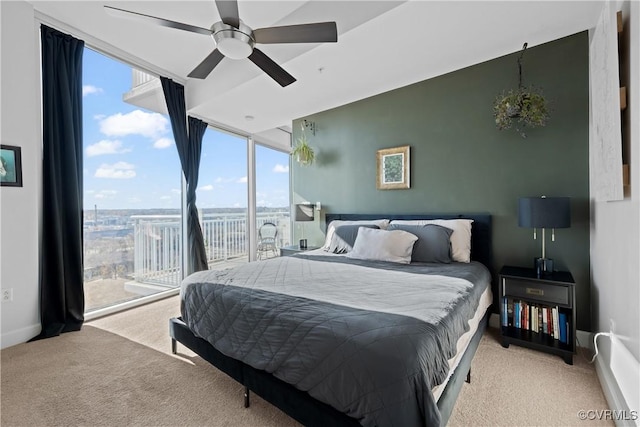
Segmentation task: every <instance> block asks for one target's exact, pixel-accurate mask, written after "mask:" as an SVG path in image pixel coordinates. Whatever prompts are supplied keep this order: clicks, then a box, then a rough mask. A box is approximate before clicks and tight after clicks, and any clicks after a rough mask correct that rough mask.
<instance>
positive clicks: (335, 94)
mask: <svg viewBox="0 0 640 427" xmlns="http://www.w3.org/2000/svg"><path fill="white" fill-rule="evenodd" d="M31 3H32V4H33V5H34V7H35V8H36V10H38V11H39V12H40V13H41V14H42V15H44V17H45V19H46V18H52V19H51V21H52V22H55V21H59V22H60V23H63V24H64V26H65V27H66V28H63V29H67V30H71V31H73V30H76V32H77V34H78V36H82V35H84V36H89V37H88V38H87V39H85V40H86V41H87V43H88V44H89V45H91V44H94V45H96V46H95V47H98V48H100V49H103V50H112V51H116V52H119V53H120V54H121V55H122V56H124V57H125V58H126V59H127V60H129V61H135V62H136V63H137V65H142V66H143V68H147V69H148V70H150V71H152V72H154V73H159V74H163V75H167V76H169V77H172V78H174V79H177V80H179V81H181V82H183V83H185V86H186V91H187V106H188V109H189V111H190V113H191V114H193V115H196V116H198V117H201V118H205V119H207V120H208V121H209V122H211V123H217V124H221V125H224V126H226V127H228V128H230V129H237V130H241V131H244V132H246V133H257V132H261V131H264V130H268V129H273V128H276V127H281V126H290V124H291V121H292V120H293V119H295V118H299V117H304V116H306V115H309V114H313V113H315V112H319V111H323V110H326V109H329V108H334V107H337V106H340V105H344V104H346V103H349V102H353V101H356V100H359V99H362V98H366V97H369V96H372V95H376V94H379V93H382V92H386V91H389V90H392V89H395V88H398V87H402V86H406V85H408V84H412V83H415V82H418V81H421V80H425V79H428V78H431V77H435V76H438V75H441V74H444V73H447V72H450V71H453V70H457V69H460V68H464V67H467V66H470V65H473V64H477V63H480V62H483V61H487V60H489V59H493V58H496V57H499V56H502V55H505V54H509V53H512V52H515V51H518V50H520V49H521V48H522V45H523V43H524V42H528V43H529V47H533V46H536V45H538V44H541V43H545V42H548V41H551V40H555V39H558V38H561V37H564V36H567V35H570V34H574V33H577V32H580V31H583V30H586V29H589V28H591V27H593V26H594V24H595V22H596V20H597V17H598V14H599V13H600V9H601V7H602V3H601V2H599V1H417V0H412V1H366V0H356V1H344V0H343V1H327V0H311V1H293V0H292V1H255V0H254V1H248V0H247V1H245V0H239V6H238V8H239V14H240V18H241V19H242V20H243V21H244V22H245V23H246V24H247V25H249V26H250V27H251V28H253V29H256V28H262V27H269V26H274V25H289V24H298V23H308V22H322V21H336V22H337V27H338V42H337V43H326V44H286V45H259V48H260V49H261V50H262V51H263V52H265V53H266V54H267V55H269V56H270V57H271V58H272V59H273V60H275V61H276V62H277V63H279V64H280V65H281V66H282V67H283V68H285V69H286V70H287V71H288V72H289V73H291V74H292V75H293V76H294V77H296V78H297V82H295V83H293V84H291V85H290V86H287V87H286V88H282V87H280V86H279V85H278V84H277V83H276V82H275V81H273V80H272V79H271V78H270V77H268V76H267V75H265V74H264V73H262V71H261V70H260V69H258V68H257V67H256V66H255V65H254V64H253V63H251V62H250V61H249V60H248V59H245V60H238V61H233V60H230V59H223V61H222V62H221V63H220V65H218V67H216V68H215V69H214V70H213V72H212V73H211V74H210V75H209V77H208V78H207V79H206V80H196V79H188V78H187V74H189V72H190V71H191V70H192V69H193V68H194V67H195V66H196V65H197V64H199V63H200V62H201V61H202V59H204V57H205V56H207V55H208V54H209V53H210V52H211V50H212V49H213V48H214V47H215V46H214V42H213V40H212V38H210V37H208V36H204V35H200V34H194V33H189V32H185V31H180V30H176V29H171V28H164V27H160V26H156V25H153V24H147V23H142V22H139V21H136V20H129V19H123V18H119V17H115V16H111V15H109V14H107V13H106V12H105V11H104V8H103V6H104V5H105V4H108V5H110V6H115V7H119V8H122V9H127V10H131V11H135V12H139V13H144V14H148V15H153V16H157V17H162V18H166V19H170V20H173V21H179V22H184V23H188V24H192V25H196V26H200V27H205V28H208V27H210V26H211V24H213V23H214V22H216V21H219V20H220V18H219V15H218V12H217V9H216V7H215V4H214V2H213V0H206V1H205V0H203V1H126V2H125V1H67V2H63V1H31ZM114 47H115V49H113V48H114ZM246 116H253V117H254V119H253V120H250V121H249V120H247V119H246Z"/></svg>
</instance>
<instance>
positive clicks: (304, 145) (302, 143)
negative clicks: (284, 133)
mask: <svg viewBox="0 0 640 427" xmlns="http://www.w3.org/2000/svg"><path fill="white" fill-rule="evenodd" d="M301 128H302V135H300V137H299V138H298V139H297V140H296V143H295V145H294V146H293V150H291V155H292V156H293V157H294V158H295V159H296V161H297V162H298V163H300V164H301V165H302V166H309V165H311V164H312V163H313V160H314V158H315V153H314V152H313V148H311V146H310V145H309V141H307V134H306V133H305V131H304V125H301Z"/></svg>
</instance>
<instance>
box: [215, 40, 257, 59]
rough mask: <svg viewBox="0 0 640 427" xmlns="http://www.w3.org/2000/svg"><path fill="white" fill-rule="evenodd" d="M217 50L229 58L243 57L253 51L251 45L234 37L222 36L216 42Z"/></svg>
mask: <svg viewBox="0 0 640 427" xmlns="http://www.w3.org/2000/svg"><path fill="white" fill-rule="evenodd" d="M217 47H218V50H219V51H220V52H222V54H223V55H224V56H226V57H227V58H230V59H245V58H248V57H249V55H251V52H253V47H252V46H251V45H250V44H248V43H246V42H244V41H242V40H240V39H237V38H235V37H229V38H222V39H220V40H219V41H218V44H217Z"/></svg>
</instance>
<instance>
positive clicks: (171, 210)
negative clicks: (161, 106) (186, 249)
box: [83, 48, 182, 312]
mask: <svg viewBox="0 0 640 427" xmlns="http://www.w3.org/2000/svg"><path fill="white" fill-rule="evenodd" d="M83 58H84V62H83V116H84V117H83V126H84V176H83V185H84V271H85V275H84V276H85V283H84V285H85V306H86V311H87V312H91V311H94V310H97V309H101V308H104V307H107V306H111V305H114V304H118V303H121V302H125V301H129V300H133V299H136V298H139V297H142V296H146V295H150V294H154V293H158V292H162V291H165V290H167V289H170V288H172V287H173V288H175V287H177V286H178V285H179V283H180V280H181V278H182V277H181V262H180V261H181V256H182V255H181V254H182V247H181V238H180V236H181V229H180V227H181V220H180V219H181V212H180V201H181V177H182V173H181V169H180V161H179V158H178V154H177V151H176V149H175V146H174V141H173V135H172V132H171V124H170V122H169V119H168V117H167V116H166V115H165V114H160V113H158V112H155V111H151V110H147V109H145V108H142V107H140V106H136V105H133V104H130V103H126V102H124V101H123V94H125V93H127V92H129V91H130V90H131V89H132V75H133V74H135V73H134V72H133V71H132V68H131V66H128V65H126V64H123V63H122V62H120V61H116V60H114V59H112V58H109V57H107V56H105V55H103V54H101V53H98V52H96V51H94V50H91V49H88V48H87V49H85V53H84V57H83ZM134 83H135V82H134ZM161 99H162V98H161Z"/></svg>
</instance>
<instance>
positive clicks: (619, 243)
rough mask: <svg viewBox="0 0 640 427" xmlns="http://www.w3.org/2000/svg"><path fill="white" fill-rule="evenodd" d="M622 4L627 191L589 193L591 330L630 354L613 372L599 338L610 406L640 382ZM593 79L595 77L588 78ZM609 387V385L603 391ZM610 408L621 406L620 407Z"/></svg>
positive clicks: (637, 19)
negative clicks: (612, 195) (609, 198)
mask: <svg viewBox="0 0 640 427" xmlns="http://www.w3.org/2000/svg"><path fill="white" fill-rule="evenodd" d="M620 9H621V10H622V11H623V16H624V18H625V21H626V22H625V31H630V34H629V37H630V40H631V41H632V42H631V52H630V54H631V56H630V60H631V61H630V78H629V82H628V107H627V108H628V109H629V113H630V114H629V116H628V117H631V118H632V120H631V125H630V129H629V138H630V141H631V151H630V154H631V162H630V168H631V186H632V187H631V194H630V197H627V198H626V199H625V200H623V201H617V202H598V201H596V199H595V198H594V197H593V196H592V200H591V266H592V290H591V299H592V301H593V308H592V316H593V324H594V325H595V329H596V330H595V331H594V332H609V331H610V330H611V327H612V326H613V332H614V333H615V334H616V336H617V337H618V338H619V339H620V341H622V343H623V345H624V348H622V349H621V350H622V351H624V352H628V353H630V355H631V356H632V358H631V359H628V360H629V363H628V366H625V367H624V368H623V369H622V370H621V371H620V370H619V369H620V368H619V367H618V372H616V373H614V372H613V371H612V370H611V366H612V348H611V345H610V340H609V339H608V338H606V337H603V338H600V339H599V340H598V346H599V349H600V355H599V356H598V358H599V359H598V365H597V366H598V374H599V376H600V381H601V383H602V384H603V388H604V389H605V394H607V395H608V396H607V397H608V400H609V404H610V405H612V406H618V405H619V404H620V403H621V402H615V401H616V400H619V399H615V398H614V399H610V397H612V394H613V395H617V396H618V398H619V397H620V396H622V394H620V390H619V389H616V388H619V386H620V383H621V382H622V383H624V382H625V381H629V382H628V383H627V384H624V386H622V388H623V389H625V388H626V389H629V388H631V394H629V390H626V391H623V394H626V395H627V396H637V395H638V388H639V387H640V385H639V383H640V378H638V376H637V375H638V374H637V366H638V360H639V359H640V314H639V313H640V308H639V307H640V124H639V123H638V117H640V47H639V44H640V42H639V40H640V33H639V31H638V27H639V26H640V3H638V2H636V1H632V2H629V1H626V2H624V3H621V5H620V7H619V8H618V10H620ZM593 84H598V82H593V81H592V85H593ZM592 91H593V88H592ZM592 143H593V141H592ZM594 148H595V147H593V145H592V146H591V147H590V151H591V153H592V156H593V155H594V153H595V152H596V150H595V149H594ZM591 160H592V161H594V160H595V159H591ZM600 179H603V177H602V176H599V175H598V172H597V171H596V170H595V168H592V169H591V177H590V186H591V188H595V187H597V185H598V183H599V180H600ZM625 349H626V350H625ZM633 358H635V362H634V361H633ZM634 363H635V370H634V365H633V364H634ZM614 378H615V380H614ZM625 378H626V380H625ZM629 379H630V380H629ZM608 387H609V388H612V389H613V390H607V388H608ZM633 389H635V392H634V390H633ZM613 397H615V396H613ZM634 400H635V397H634ZM626 404H627V405H628V408H627V409H630V410H636V411H640V402H626ZM612 409H624V408H623V407H619V406H618V407H614V408H612Z"/></svg>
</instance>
